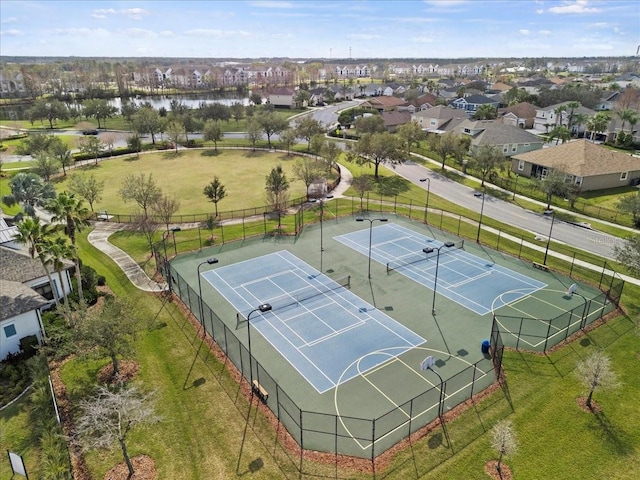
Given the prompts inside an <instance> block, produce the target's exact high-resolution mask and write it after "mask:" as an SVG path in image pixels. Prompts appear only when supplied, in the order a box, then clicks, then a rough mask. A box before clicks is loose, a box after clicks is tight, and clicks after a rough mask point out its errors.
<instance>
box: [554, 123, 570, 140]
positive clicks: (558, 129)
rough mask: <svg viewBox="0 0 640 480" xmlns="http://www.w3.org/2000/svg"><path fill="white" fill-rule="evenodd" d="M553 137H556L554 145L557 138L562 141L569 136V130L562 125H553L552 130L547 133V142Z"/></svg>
mask: <svg viewBox="0 0 640 480" xmlns="http://www.w3.org/2000/svg"><path fill="white" fill-rule="evenodd" d="M554 138H555V139H556V145H557V144H558V141H559V140H562V143H564V142H566V141H567V140H569V139H570V138H571V132H570V131H569V129H568V128H567V127H565V126H564V125H557V126H555V127H553V130H551V132H550V133H549V142H552V141H553V139H554Z"/></svg>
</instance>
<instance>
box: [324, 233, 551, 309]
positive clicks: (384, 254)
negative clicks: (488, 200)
mask: <svg viewBox="0 0 640 480" xmlns="http://www.w3.org/2000/svg"><path fill="white" fill-rule="evenodd" d="M370 234H371V259H372V260H375V261H376V262H379V263H381V264H383V265H386V266H387V271H396V272H398V273H401V274H402V275H405V276H406V277H408V278H411V279H412V280H414V281H416V282H418V283H419V284H421V285H424V286H425V287H427V288H429V289H430V290H432V291H433V289H434V284H435V277H436V276H435V272H436V265H437V268H438V280H437V281H438V283H437V285H436V291H437V292H438V293H439V294H441V295H443V296H445V297H446V298H448V299H449V300H452V301H454V302H456V303H458V304H459V305H462V306H463V307H465V308H467V309H469V310H471V311H473V312H474V313H477V314H478V315H485V314H487V313H489V312H491V311H493V310H496V309H498V308H500V307H501V306H503V305H508V304H510V303H512V302H515V301H516V300H519V299H520V298H522V297H525V296H527V295H530V294H532V293H533V292H535V291H537V290H540V289H541V288H544V287H546V286H547V285H546V284H545V283H542V282H539V281H537V280H535V279H533V278H530V277H528V276H526V275H522V274H520V273H518V272H514V271H513V270H510V269H508V268H505V267H502V266H501V265H497V264H495V263H493V262H491V261H488V260H485V259H482V258H480V257H477V256H475V255H473V254H471V253H468V252H466V251H465V250H463V249H457V248H455V247H454V248H447V247H445V248H441V250H438V248H440V247H442V246H443V243H442V242H439V241H437V240H434V239H433V238H430V237H428V236H426V235H422V234H419V233H417V232H414V231H413V230H410V229H408V228H404V227H402V226H400V225H397V224H393V223H385V224H383V225H379V226H376V227H373V229H372V230H371V232H370V231H369V229H368V228H366V229H363V230H358V231H357V232H352V233H348V234H346V235H340V236H337V237H334V239H335V240H337V241H338V242H340V243H342V244H344V245H346V246H348V247H350V248H352V249H354V250H356V251H357V252H359V253H361V254H363V255H365V256H368V255H369V235H370ZM425 248H426V249H427V251H428V253H426V252H425V251H424V249H425ZM429 250H431V251H429ZM438 252H440V253H439V257H440V258H439V260H438V259H437V256H438Z"/></svg>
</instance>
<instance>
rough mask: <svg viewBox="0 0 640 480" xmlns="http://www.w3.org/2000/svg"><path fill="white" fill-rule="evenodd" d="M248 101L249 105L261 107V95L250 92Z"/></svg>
mask: <svg viewBox="0 0 640 480" xmlns="http://www.w3.org/2000/svg"><path fill="white" fill-rule="evenodd" d="M249 101H250V102H251V103H253V104H254V105H261V104H262V95H260V94H259V93H257V92H252V93H251V95H249Z"/></svg>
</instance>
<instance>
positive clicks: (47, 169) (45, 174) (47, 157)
mask: <svg viewBox="0 0 640 480" xmlns="http://www.w3.org/2000/svg"><path fill="white" fill-rule="evenodd" d="M33 171H34V173H36V174H38V175H40V176H41V177H42V178H43V179H44V181H45V182H49V180H50V179H51V176H52V175H55V174H56V173H58V162H57V161H56V159H55V158H53V157H52V156H51V154H50V153H49V152H40V153H38V154H37V155H36V158H35V166H34V167H33Z"/></svg>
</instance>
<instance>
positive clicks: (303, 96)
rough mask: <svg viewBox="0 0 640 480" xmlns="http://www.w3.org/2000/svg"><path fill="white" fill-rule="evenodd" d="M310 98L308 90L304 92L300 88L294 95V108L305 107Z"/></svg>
mask: <svg viewBox="0 0 640 480" xmlns="http://www.w3.org/2000/svg"><path fill="white" fill-rule="evenodd" d="M310 98H311V93H309V91H308V90H304V89H302V88H301V89H300V90H298V92H297V93H296V96H295V98H294V101H295V103H296V107H297V108H300V107H303V106H305V105H308V103H309V99H310Z"/></svg>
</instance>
